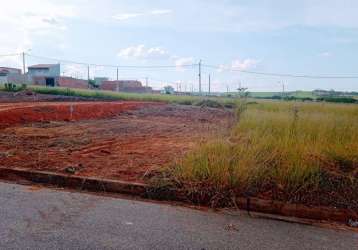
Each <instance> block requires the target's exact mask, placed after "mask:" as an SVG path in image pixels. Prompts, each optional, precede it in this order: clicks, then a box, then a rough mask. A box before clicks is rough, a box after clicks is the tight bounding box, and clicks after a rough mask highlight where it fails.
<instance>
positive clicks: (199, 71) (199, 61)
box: [199, 60, 201, 95]
mask: <svg viewBox="0 0 358 250" xmlns="http://www.w3.org/2000/svg"><path fill="white" fill-rule="evenodd" d="M199 94H200V95H201V60H200V61H199Z"/></svg>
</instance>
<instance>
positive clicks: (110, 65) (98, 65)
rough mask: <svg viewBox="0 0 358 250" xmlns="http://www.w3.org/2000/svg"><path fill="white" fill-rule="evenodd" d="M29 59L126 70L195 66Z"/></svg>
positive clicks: (48, 58)
mask: <svg viewBox="0 0 358 250" xmlns="http://www.w3.org/2000/svg"><path fill="white" fill-rule="evenodd" d="M26 55H27V56H29V57H33V58H37V59H43V60H52V61H57V62H63V63H72V64H78V65H85V66H96V67H107V68H127V69H131V68H133V69H156V68H161V69H165V68H178V67H193V66H196V64H186V65H180V66H177V65H153V66H138V65H112V64H95V63H85V62H77V61H72V60H62V59H57V58H51V57H44V56H37V55H33V54H26Z"/></svg>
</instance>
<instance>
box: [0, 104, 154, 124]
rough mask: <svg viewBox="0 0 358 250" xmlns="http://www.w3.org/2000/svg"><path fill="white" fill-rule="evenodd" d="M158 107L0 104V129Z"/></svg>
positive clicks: (95, 117) (134, 105) (110, 115)
mask: <svg viewBox="0 0 358 250" xmlns="http://www.w3.org/2000/svg"><path fill="white" fill-rule="evenodd" d="M152 105H160V104H159V103H146V102H69V103H16V104H14V103H13V104H0V128H4V127H8V126H10V125H15V124H24V123H31V122H50V121H79V120H87V119H100V118H109V117H114V116H116V115H118V114H120V113H121V112H123V111H127V110H134V109H138V108H141V107H144V106H152Z"/></svg>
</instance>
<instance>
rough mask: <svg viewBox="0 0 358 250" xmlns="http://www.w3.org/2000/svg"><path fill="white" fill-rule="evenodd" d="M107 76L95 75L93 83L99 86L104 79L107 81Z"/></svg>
mask: <svg viewBox="0 0 358 250" xmlns="http://www.w3.org/2000/svg"><path fill="white" fill-rule="evenodd" d="M108 80H109V79H108V77H95V78H94V82H95V85H97V86H101V84H102V82H104V81H108Z"/></svg>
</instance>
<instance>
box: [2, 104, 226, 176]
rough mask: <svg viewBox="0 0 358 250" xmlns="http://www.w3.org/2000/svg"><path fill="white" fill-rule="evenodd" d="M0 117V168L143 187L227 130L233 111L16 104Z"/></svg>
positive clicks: (160, 107)
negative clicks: (72, 171)
mask: <svg viewBox="0 0 358 250" xmlns="http://www.w3.org/2000/svg"><path fill="white" fill-rule="evenodd" d="M71 105H72V106H73V107H74V108H73V113H72V117H71V116H70V107H71ZM9 106H12V107H9ZM4 114H6V117H7V119H6V118H4V117H5V116H4ZM14 114H16V115H14ZM108 117H111V118H108ZM96 118H97V119H96ZM98 118H101V119H98ZM0 119H1V122H0V123H3V128H2V129H0V167H6V168H16V167H20V168H28V169H36V170H47V171H54V172H60V173H64V172H65V169H66V168H67V167H75V168H76V175H80V176H91V177H98V178H109V179H119V180H127V181H136V182H143V181H144V179H145V178H144V177H145V176H146V175H147V174H148V173H150V172H151V171H155V170H158V169H159V168H161V167H163V166H165V165H168V164H170V163H172V162H173V161H174V160H175V159H176V158H178V157H180V156H182V155H183V154H185V153H186V152H188V150H191V149H193V147H195V145H196V144H197V143H198V142H200V141H205V140H207V139H208V138H210V137H211V136H213V135H215V134H217V133H225V131H228V128H229V126H230V125H231V121H232V113H231V112H229V111H226V110H221V109H211V108H200V107H193V106H180V105H167V104H154V103H139V102H118V103H117V102H113V103H97V102H95V103H88V102H85V103H36V104H34V103H31V104H29V103H27V104H24V103H22V104H16V105H15V104H6V105H5V104H4V105H1V106H0ZM82 119H91V120H82ZM78 120H80V121H78ZM31 121H42V122H35V123H29V122H31ZM23 122H25V124H20V123H23ZM8 124H17V125H12V126H9V125H8Z"/></svg>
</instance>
